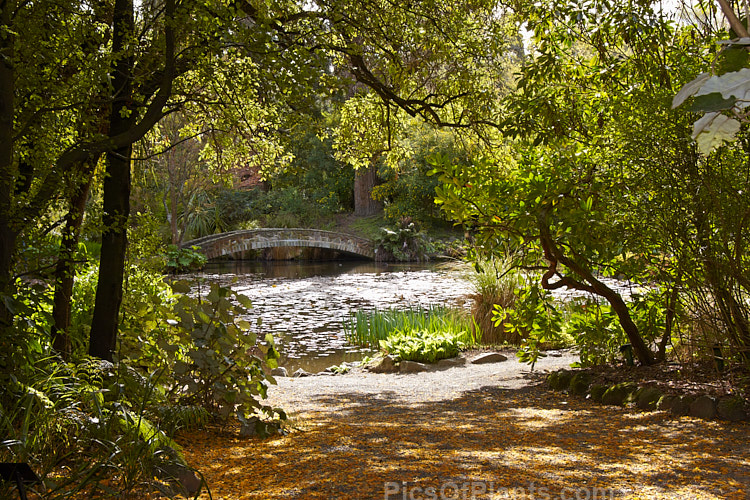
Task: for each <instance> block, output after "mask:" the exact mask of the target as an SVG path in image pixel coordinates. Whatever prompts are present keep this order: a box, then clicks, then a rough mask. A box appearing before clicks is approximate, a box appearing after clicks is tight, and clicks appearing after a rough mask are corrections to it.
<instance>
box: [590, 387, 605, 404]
mask: <svg viewBox="0 0 750 500" xmlns="http://www.w3.org/2000/svg"><path fill="white" fill-rule="evenodd" d="M607 389H609V387H607V386H606V385H599V384H596V385H592V386H591V388H590V389H589V396H590V397H591V400H592V401H594V402H596V403H601V402H602V396H604V393H605V392H607Z"/></svg>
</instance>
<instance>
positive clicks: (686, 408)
mask: <svg viewBox="0 0 750 500" xmlns="http://www.w3.org/2000/svg"><path fill="white" fill-rule="evenodd" d="M693 401H695V398H694V397H693V396H677V397H676V398H675V399H674V400H673V401H672V414H673V415H676V416H678V417H681V416H683V415H687V414H688V413H690V405H691V404H692V403H693Z"/></svg>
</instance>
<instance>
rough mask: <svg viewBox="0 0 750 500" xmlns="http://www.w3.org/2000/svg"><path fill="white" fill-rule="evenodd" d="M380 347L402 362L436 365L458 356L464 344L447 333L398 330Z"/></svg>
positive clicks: (383, 341) (382, 341) (382, 342)
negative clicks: (443, 360) (440, 361)
mask: <svg viewBox="0 0 750 500" xmlns="http://www.w3.org/2000/svg"><path fill="white" fill-rule="evenodd" d="M380 347H381V349H383V350H384V351H386V352H387V353H389V354H391V355H392V356H394V357H395V358H396V359H398V360H400V361H417V362H420V363H434V362H436V361H439V360H441V359H447V358H453V357H456V356H458V353H459V351H461V350H462V349H463V348H464V344H463V342H461V341H460V340H458V338H457V336H455V335H453V334H450V333H447V332H439V331H438V332H428V331H425V330H407V331H402V330H396V331H394V332H393V333H392V334H391V335H389V336H388V338H387V339H385V340H381V341H380Z"/></svg>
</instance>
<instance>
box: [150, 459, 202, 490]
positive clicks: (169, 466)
mask: <svg viewBox="0 0 750 500" xmlns="http://www.w3.org/2000/svg"><path fill="white" fill-rule="evenodd" d="M164 452H165V456H167V457H169V458H168V459H166V460H165V461H163V462H162V463H160V464H159V465H157V466H156V467H155V470H154V472H155V474H156V475H157V476H158V477H160V478H162V479H166V480H169V481H176V482H177V488H176V489H177V490H178V491H177V492H174V491H173V492H168V493H171V494H172V496H176V495H175V493H181V494H183V495H184V496H187V497H193V496H195V495H196V494H197V493H198V492H199V491H200V489H201V486H202V485H203V480H202V479H201V477H200V476H199V475H198V473H196V472H195V471H194V470H193V469H191V468H190V467H189V466H188V465H187V463H186V462H185V459H184V458H182V456H181V455H180V454H179V453H178V452H177V451H176V450H174V449H172V448H170V447H165V449H164ZM168 489H175V488H174V486H173V487H171V488H168Z"/></svg>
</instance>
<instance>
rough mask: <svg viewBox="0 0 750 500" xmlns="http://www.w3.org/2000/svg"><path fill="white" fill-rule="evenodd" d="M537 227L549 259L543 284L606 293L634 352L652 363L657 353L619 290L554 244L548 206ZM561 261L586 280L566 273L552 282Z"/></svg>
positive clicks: (641, 360) (647, 362)
mask: <svg viewBox="0 0 750 500" xmlns="http://www.w3.org/2000/svg"><path fill="white" fill-rule="evenodd" d="M538 227H539V239H540V243H541V244H542V249H543V250H544V258H545V259H546V260H547V261H548V262H549V263H550V264H549V269H548V271H547V272H546V273H545V274H544V277H543V278H542V288H544V289H546V290H552V289H556V288H561V287H563V286H566V287H568V288H574V289H577V290H583V291H587V292H590V293H594V294H596V295H599V296H600V297H604V299H605V300H606V301H607V302H609V305H610V306H612V310H613V311H614V312H615V314H617V318H618V319H619V321H620V326H622V329H623V330H624V331H625V335H627V337H628V340H629V341H630V345H631V346H632V347H633V353H634V354H635V356H636V358H638V361H639V362H640V363H641V364H642V365H653V364H654V362H655V360H654V355H653V353H652V352H651V349H649V347H648V346H647V345H646V342H645V341H644V340H643V337H642V336H641V333H640V331H638V326H636V324H635V323H634V322H633V318H631V316H630V310H629V309H628V305H627V304H626V303H625V301H624V300H622V297H620V294H618V293H617V292H615V291H614V290H612V289H611V288H609V287H608V286H607V285H605V284H604V283H602V282H601V281H599V280H598V279H596V277H595V276H594V275H593V274H592V273H591V272H590V271H589V270H588V269H587V268H585V267H584V266H582V265H581V264H579V263H578V262H576V261H575V260H573V259H571V258H569V257H568V256H567V255H565V254H564V253H563V251H562V250H561V249H560V248H559V247H558V246H557V245H555V243H554V240H553V239H552V235H551V234H550V230H549V223H548V214H547V210H545V211H543V212H542V214H541V215H540V216H539V226H538ZM558 263H559V264H562V265H564V266H565V267H567V268H568V269H570V270H571V271H572V272H573V273H575V274H576V275H577V276H579V277H580V279H582V280H583V281H584V282H581V281H579V280H576V279H573V278H571V277H568V276H565V277H562V278H561V279H559V280H558V281H557V282H555V283H549V279H550V278H551V277H552V276H554V275H559V271H558Z"/></svg>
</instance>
